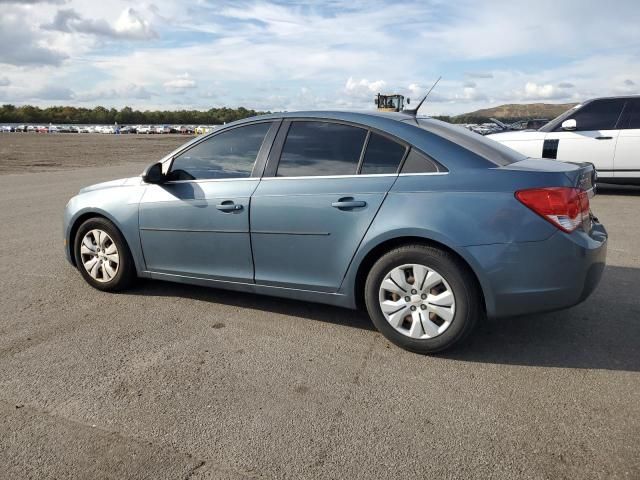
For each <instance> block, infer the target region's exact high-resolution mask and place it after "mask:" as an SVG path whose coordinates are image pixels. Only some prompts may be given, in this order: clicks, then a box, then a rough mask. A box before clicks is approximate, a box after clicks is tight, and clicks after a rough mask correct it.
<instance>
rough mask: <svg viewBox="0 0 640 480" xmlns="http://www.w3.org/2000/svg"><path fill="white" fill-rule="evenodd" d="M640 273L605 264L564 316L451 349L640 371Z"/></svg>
mask: <svg viewBox="0 0 640 480" xmlns="http://www.w3.org/2000/svg"><path fill="white" fill-rule="evenodd" d="M128 293H129V294H132V295H149V296H162V297H164V296H167V297H181V298H190V299H194V300H198V301H204V302H210V303H223V304H226V305H234V306H238V307H242V308H249V309H253V310H258V311H264V312H272V313H278V314H282V315H288V316H295V317H301V321H303V320H304V319H308V320H314V321H321V322H327V323H332V324H337V325H343V326H347V327H353V328H360V329H365V330H371V331H374V330H375V328H374V327H373V325H372V324H371V321H370V320H369V318H368V316H367V315H366V314H365V313H364V312H361V311H352V310H347V309H343V308H338V307H332V306H327V305H321V304H314V303H307V302H300V301H296V300H287V299H280V298H275V297H267V296H262V295H254V294H248V293H239V292H232V291H225V290H218V289H211V288H205V287H195V286H188V285H181V284H172V283H168V282H160V281H145V282H140V284H139V285H138V287H136V288H134V289H133V290H130V291H129V292H128ZM639 342H640V270H639V269H635V268H626V267H616V266H608V267H606V269H605V272H604V275H603V278H602V281H601V282H600V285H599V286H598V288H597V290H596V291H595V292H594V293H593V295H592V296H591V297H590V298H589V299H588V300H587V301H586V302H584V303H582V304H580V305H578V306H576V307H573V308H570V309H567V310H563V311H559V312H553V313H546V314H537V315H527V316H521V317H514V318H504V319H497V320H485V321H483V322H481V324H480V325H478V327H477V328H476V330H475V331H474V333H473V334H472V335H471V336H470V337H469V338H468V339H466V340H465V341H464V342H463V343H462V344H460V345H458V346H457V347H455V348H454V349H453V350H451V351H448V352H444V353H440V354H438V357H440V358H446V359H451V360H457V361H466V362H479V363H495V364H507V365H522V366H533V367H555V368H581V369H603V370H622V371H634V372H636V371H640V348H638V347H639Z"/></svg>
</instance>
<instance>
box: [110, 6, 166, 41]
mask: <svg viewBox="0 0 640 480" xmlns="http://www.w3.org/2000/svg"><path fill="white" fill-rule="evenodd" d="M115 31H116V32H117V33H118V34H119V35H122V36H124V37H127V38H135V39H146V38H153V37H156V36H157V34H156V32H155V31H154V30H153V28H151V25H150V24H149V22H148V21H147V20H145V19H144V18H142V17H141V16H140V14H139V13H138V12H137V11H135V10H134V9H133V8H131V7H129V8H126V9H125V10H124V11H123V12H122V13H121V14H120V16H119V17H118V20H116V25H115Z"/></svg>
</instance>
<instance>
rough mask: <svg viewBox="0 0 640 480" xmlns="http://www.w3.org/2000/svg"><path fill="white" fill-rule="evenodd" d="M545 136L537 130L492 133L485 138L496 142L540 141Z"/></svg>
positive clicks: (544, 133)
mask: <svg viewBox="0 0 640 480" xmlns="http://www.w3.org/2000/svg"><path fill="white" fill-rule="evenodd" d="M546 134H547V133H546V132H539V131H538V130H517V131H514V132H501V133H492V134H491V135H487V138H490V139H491V140H495V141H497V142H506V141H513V140H542V139H544V137H545V135H546Z"/></svg>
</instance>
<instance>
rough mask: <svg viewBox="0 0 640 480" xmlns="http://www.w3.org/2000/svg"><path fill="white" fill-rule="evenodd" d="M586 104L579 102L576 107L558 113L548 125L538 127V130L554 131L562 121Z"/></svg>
mask: <svg viewBox="0 0 640 480" xmlns="http://www.w3.org/2000/svg"><path fill="white" fill-rule="evenodd" d="M585 105H586V103H579V104H578V105H576V106H575V107H571V108H570V109H569V110H567V111H566V112H564V113H561V114H560V115H558V116H557V117H556V118H554V119H553V120H551V121H550V122H549V123H547V124H546V125H543V126H542V127H540V128H539V129H538V131H539V132H552V131H553V129H554V128H556V127H557V126H558V125H560V124H561V123H562V122H564V121H565V120H566V119H567V118H568V117H570V116H571V115H573V114H574V113H575V112H576V110H578V109H579V108H582V107H583V106H585Z"/></svg>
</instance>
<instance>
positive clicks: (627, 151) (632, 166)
mask: <svg viewBox="0 0 640 480" xmlns="http://www.w3.org/2000/svg"><path fill="white" fill-rule="evenodd" d="M620 127H621V129H620V135H619V136H618V144H617V146H616V155H615V159H614V160H613V168H614V177H616V178H640V98H630V99H628V100H627V105H626V106H625V109H624V114H623V120H622V125H621V126H620Z"/></svg>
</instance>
